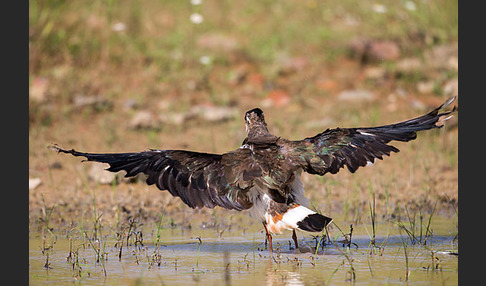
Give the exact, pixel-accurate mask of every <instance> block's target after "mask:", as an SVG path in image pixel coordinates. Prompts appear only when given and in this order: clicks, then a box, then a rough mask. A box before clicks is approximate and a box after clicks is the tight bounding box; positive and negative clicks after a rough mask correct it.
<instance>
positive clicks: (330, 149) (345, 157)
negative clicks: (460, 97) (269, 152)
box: [292, 97, 456, 175]
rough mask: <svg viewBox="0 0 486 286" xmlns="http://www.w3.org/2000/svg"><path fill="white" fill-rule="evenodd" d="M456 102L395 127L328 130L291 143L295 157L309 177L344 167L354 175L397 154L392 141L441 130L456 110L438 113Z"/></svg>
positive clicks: (404, 140) (407, 139)
mask: <svg viewBox="0 0 486 286" xmlns="http://www.w3.org/2000/svg"><path fill="white" fill-rule="evenodd" d="M454 100H455V97H452V98H450V99H449V100H447V101H446V102H445V103H444V104H442V105H441V106H439V107H437V108H436V109H434V110H432V111H431V112H429V113H427V114H425V115H423V116H420V117H417V118H414V119H410V120H407V121H403V122H400V123H396V124H390V125H384V126H379V127H366V128H336V129H327V130H326V131H324V132H322V133H320V134H317V135H316V136H314V137H310V138H306V139H304V140H301V141H292V142H293V143H294V144H295V145H294V148H293V150H294V151H293V153H294V154H292V155H293V156H295V158H297V159H296V161H298V162H299V164H300V166H301V167H302V168H303V169H304V171H306V172H308V173H310V174H318V175H324V174H325V173H327V172H330V173H332V174H335V173H337V172H338V171H339V170H340V169H341V168H343V167H344V166H346V167H347V168H348V170H349V171H350V172H352V173H354V172H355V171H356V170H357V169H358V168H359V167H364V166H366V165H367V164H368V162H370V163H373V162H374V161H375V159H376V158H378V159H383V155H387V156H389V155H390V153H391V152H398V151H399V150H398V149H397V148H395V147H393V146H392V145H388V144H387V143H389V142H390V141H393V140H396V141H402V142H407V141H410V140H413V139H415V138H416V137H417V131H421V130H428V129H432V128H440V127H442V126H443V125H440V124H438V123H440V122H442V121H444V120H447V119H449V118H450V116H448V115H449V114H451V113H452V112H454V111H456V107H454V108H453V109H452V110H450V111H446V112H443V113H439V111H440V110H441V109H443V108H445V107H447V106H449V105H450V104H451V103H452V102H453V101H454Z"/></svg>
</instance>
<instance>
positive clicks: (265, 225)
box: [263, 222, 273, 253]
mask: <svg viewBox="0 0 486 286" xmlns="http://www.w3.org/2000/svg"><path fill="white" fill-rule="evenodd" d="M263 227H265V232H266V233H267V239H266V240H265V249H266V248H267V241H268V244H269V245H270V253H273V247H272V234H270V232H269V231H268V229H267V224H266V223H265V222H263Z"/></svg>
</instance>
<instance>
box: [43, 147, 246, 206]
mask: <svg viewBox="0 0 486 286" xmlns="http://www.w3.org/2000/svg"><path fill="white" fill-rule="evenodd" d="M50 148H51V149H54V150H55V151H57V152H63V153H68V154H72V155H74V156H82V157H85V158H86V159H87V160H88V161H96V162H102V163H108V164H109V165H110V166H109V168H107V170H108V171H111V172H118V171H121V170H124V171H126V174H125V177H132V176H135V175H137V174H138V173H144V174H146V175H147V180H146V182H147V184H148V185H153V184H155V185H156V186H157V187H158V188H159V189H161V190H168V191H169V193H170V194H171V195H173V196H176V197H180V199H181V200H182V201H183V202H184V203H185V204H187V205H188V206H190V207H192V208H201V207H208V208H214V207H215V206H220V207H223V208H226V209H236V210H244V209H248V208H250V207H251V206H252V203H251V202H250V201H249V198H248V196H247V190H246V189H241V188H240V187H239V186H238V185H237V184H233V185H230V184H228V183H227V181H226V176H227V175H228V176H229V177H235V175H234V174H230V173H231V168H225V166H223V164H222V162H221V159H222V157H223V155H216V154H207V153H198V152H189V151H181V150H149V151H143V152H136V153H107V154H103V153H84V152H78V151H76V150H74V149H71V150H65V149H62V148H61V147H59V146H57V145H54V146H50ZM233 164H235V163H233ZM225 172H226V173H225Z"/></svg>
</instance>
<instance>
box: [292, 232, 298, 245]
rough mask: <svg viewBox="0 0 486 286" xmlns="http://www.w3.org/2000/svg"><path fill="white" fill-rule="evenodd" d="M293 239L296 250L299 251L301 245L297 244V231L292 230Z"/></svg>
mask: <svg viewBox="0 0 486 286" xmlns="http://www.w3.org/2000/svg"><path fill="white" fill-rule="evenodd" d="M292 239H293V240H294V242H295V249H299V243H297V234H296V233H295V229H294V230H292Z"/></svg>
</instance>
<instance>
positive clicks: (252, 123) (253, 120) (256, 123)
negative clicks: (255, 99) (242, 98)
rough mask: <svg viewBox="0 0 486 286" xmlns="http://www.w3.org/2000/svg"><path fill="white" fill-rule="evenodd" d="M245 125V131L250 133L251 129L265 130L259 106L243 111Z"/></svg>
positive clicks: (263, 118) (265, 126)
mask: <svg viewBox="0 0 486 286" xmlns="http://www.w3.org/2000/svg"><path fill="white" fill-rule="evenodd" d="M245 125H246V132H247V133H250V131H251V130H255V129H263V130H267V124H266V123H265V117H264V116H263V111H262V110H261V109H260V108H254V109H252V110H249V111H247V112H246V113H245ZM267 132H268V130H267Z"/></svg>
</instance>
